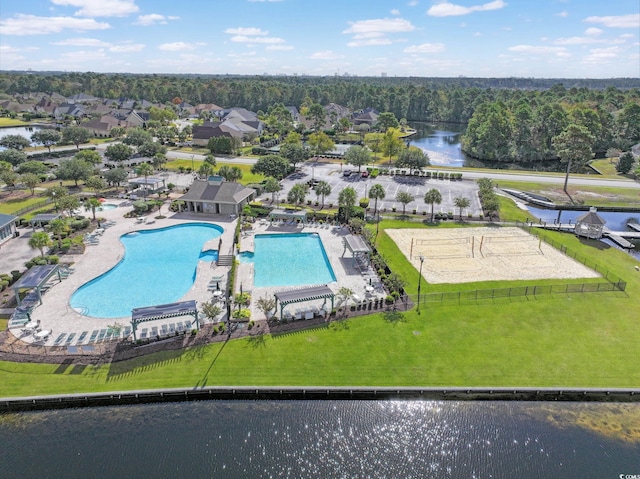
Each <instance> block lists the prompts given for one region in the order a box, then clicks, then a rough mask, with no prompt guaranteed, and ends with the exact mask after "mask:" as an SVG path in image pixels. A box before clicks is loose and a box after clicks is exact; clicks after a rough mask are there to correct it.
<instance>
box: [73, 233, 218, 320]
mask: <svg viewBox="0 0 640 479" xmlns="http://www.w3.org/2000/svg"><path fill="white" fill-rule="evenodd" d="M222 231H223V230H222V228H220V227H219V226H216V225H210V224H205V223H188V224H184V225H177V226H171V227H168V228H162V229H156V230H148V231H139V232H134V233H128V234H126V235H123V236H121V237H120V241H122V243H123V244H124V247H125V255H124V258H123V260H122V261H120V263H118V264H117V265H116V266H115V267H114V268H112V269H111V270H109V271H107V272H106V273H104V274H103V275H101V276H99V277H97V278H95V279H93V280H92V281H90V282H88V283H86V284H84V285H83V286H81V287H80V288H78V290H77V291H76V292H75V293H74V294H73V296H72V297H71V307H73V308H74V309H76V310H77V311H80V312H81V313H82V314H84V315H86V316H92V317H95V318H123V317H128V316H131V310H132V309H133V308H138V307H142V306H152V305H155V304H166V303H172V302H175V301H177V300H179V299H180V298H181V297H182V296H184V294H185V293H186V292H187V291H189V288H191V286H192V285H193V281H194V280H195V275H196V269H197V266H198V261H215V259H216V258H217V251H211V250H209V251H206V252H201V251H202V247H203V246H204V244H205V243H206V242H207V241H209V240H211V239H214V238H217V237H219V236H220V235H221V234H222Z"/></svg>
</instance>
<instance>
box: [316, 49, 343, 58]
mask: <svg viewBox="0 0 640 479" xmlns="http://www.w3.org/2000/svg"><path fill="white" fill-rule="evenodd" d="M309 58H311V59H312V60H339V59H341V58H344V55H340V54H338V53H336V52H334V51H332V50H324V51H322V52H315V53H314V54H313V55H311V56H310V57H309Z"/></svg>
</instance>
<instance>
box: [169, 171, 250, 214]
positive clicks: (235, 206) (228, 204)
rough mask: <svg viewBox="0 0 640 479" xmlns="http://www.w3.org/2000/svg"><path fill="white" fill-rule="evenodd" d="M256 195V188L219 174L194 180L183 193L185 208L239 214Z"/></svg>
mask: <svg viewBox="0 0 640 479" xmlns="http://www.w3.org/2000/svg"><path fill="white" fill-rule="evenodd" d="M255 196H256V190H254V189H253V188H246V187H245V186H243V185H241V184H240V183H236V182H234V181H224V179H223V178H222V177H221V176H210V177H209V178H207V179H206V180H194V182H193V183H192V184H191V186H190V187H189V191H187V192H186V193H185V194H184V195H182V196H181V197H180V200H181V201H184V203H185V210H186V211H188V212H190V213H199V214H204V215H237V216H238V215H240V213H241V212H242V207H243V206H244V205H246V204H248V203H249V202H250V201H251V200H253V199H254V198H255Z"/></svg>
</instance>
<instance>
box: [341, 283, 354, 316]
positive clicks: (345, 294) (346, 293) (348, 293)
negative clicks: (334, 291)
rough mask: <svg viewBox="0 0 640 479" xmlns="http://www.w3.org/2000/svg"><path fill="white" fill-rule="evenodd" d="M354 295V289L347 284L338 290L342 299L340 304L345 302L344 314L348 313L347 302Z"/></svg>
mask: <svg viewBox="0 0 640 479" xmlns="http://www.w3.org/2000/svg"><path fill="white" fill-rule="evenodd" d="M352 296H353V290H351V289H349V288H347V287H346V286H342V287H341V288H340V289H339V290H338V300H339V301H340V303H339V304H342V303H344V306H345V308H344V315H346V314H347V303H348V302H349V298H351V297H352Z"/></svg>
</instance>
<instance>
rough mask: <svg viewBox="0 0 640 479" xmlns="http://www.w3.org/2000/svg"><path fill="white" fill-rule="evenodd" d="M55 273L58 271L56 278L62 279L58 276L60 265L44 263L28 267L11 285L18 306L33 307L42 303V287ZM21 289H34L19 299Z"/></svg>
mask: <svg viewBox="0 0 640 479" xmlns="http://www.w3.org/2000/svg"><path fill="white" fill-rule="evenodd" d="M56 273H58V279H59V280H60V281H62V277H61V276H60V265H57V264H45V265H42V266H32V267H31V268H29V270H28V271H27V272H26V273H25V274H24V275H22V277H21V278H20V279H19V280H18V281H16V282H15V283H14V284H13V286H12V288H13V292H14V294H15V296H16V302H17V303H18V306H23V307H33V306H36V305H37V304H42V293H43V291H42V287H43V286H44V285H45V283H46V282H47V281H49V278H51V276H53V275H54V274H56ZM21 289H31V290H35V291H31V292H30V293H28V294H27V295H26V296H25V297H24V298H23V299H22V300H20V290H21Z"/></svg>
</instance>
